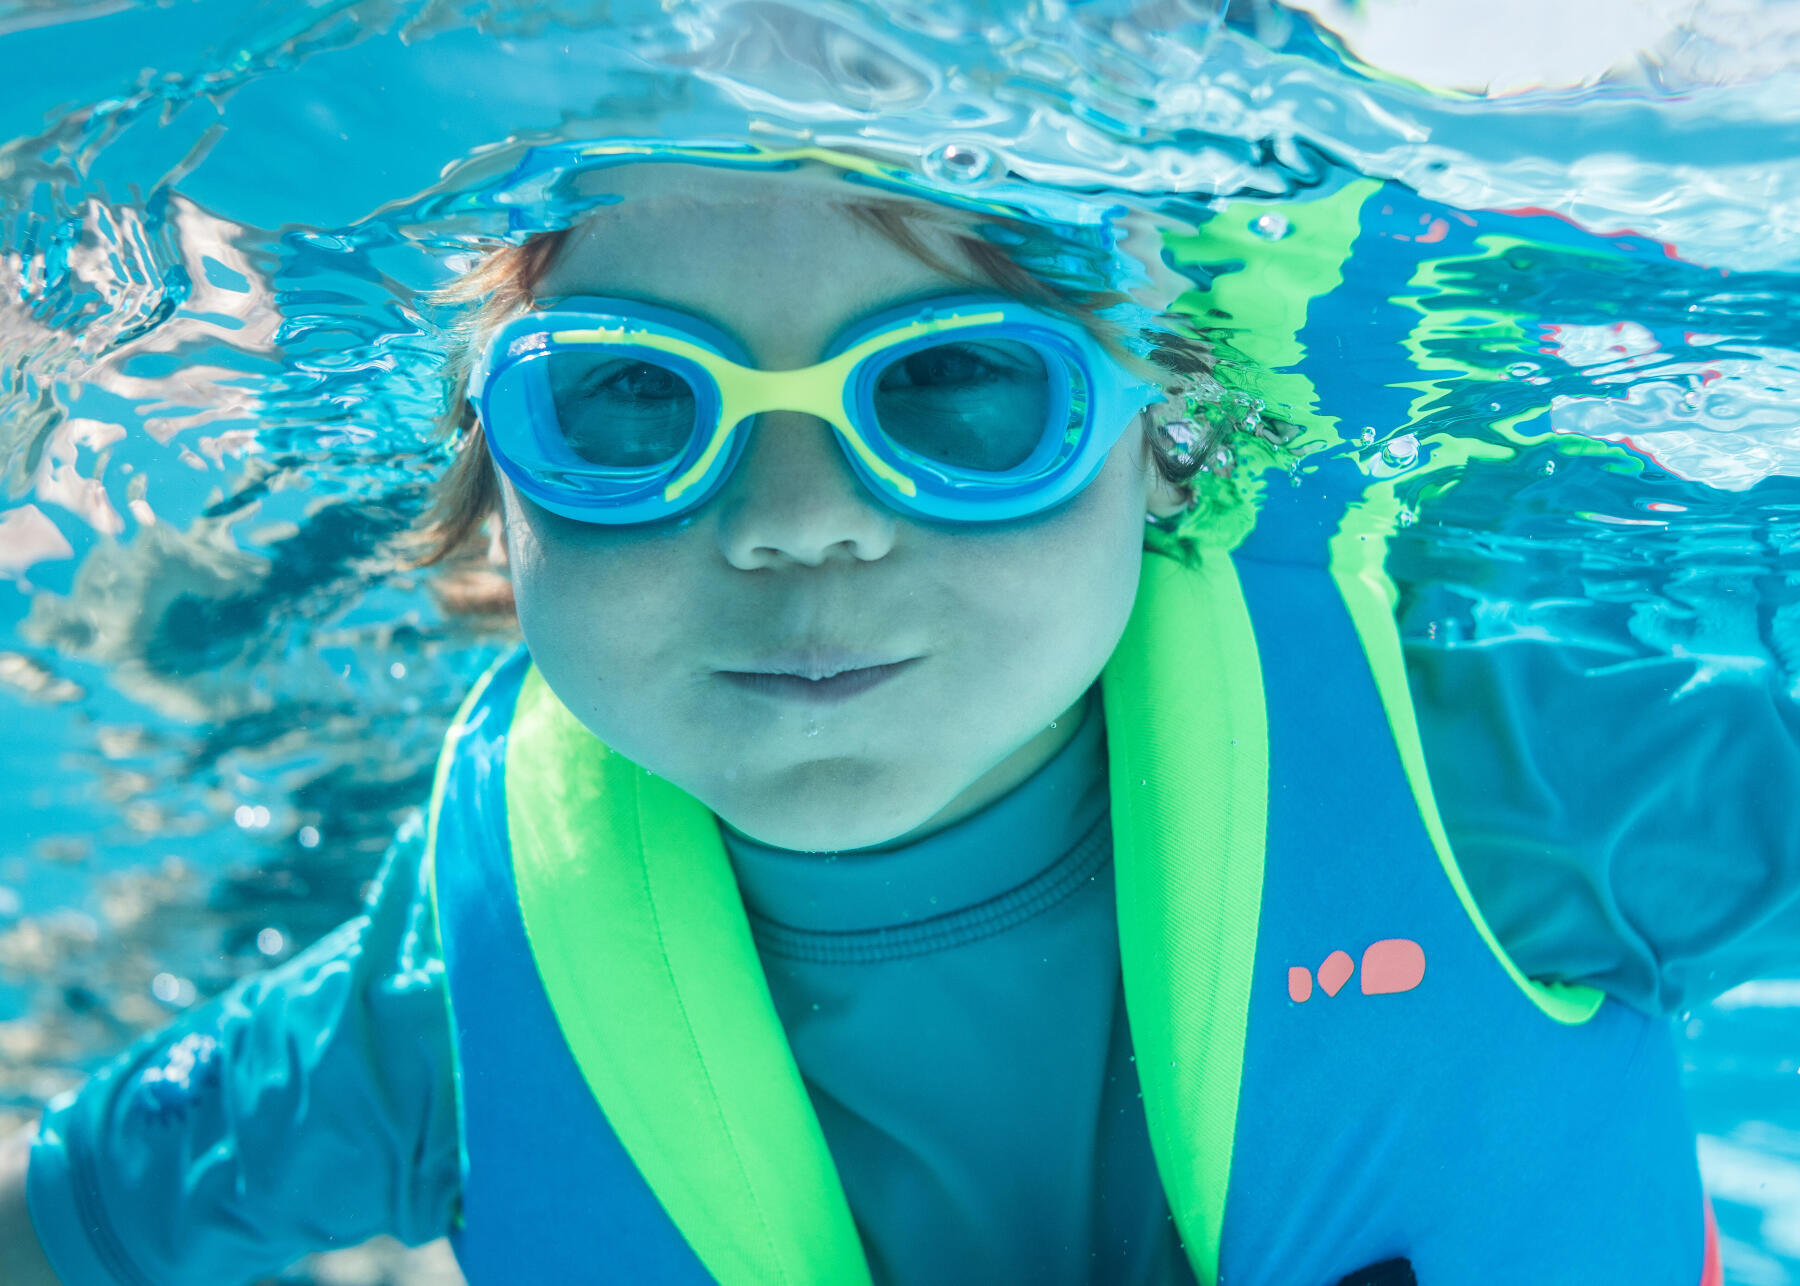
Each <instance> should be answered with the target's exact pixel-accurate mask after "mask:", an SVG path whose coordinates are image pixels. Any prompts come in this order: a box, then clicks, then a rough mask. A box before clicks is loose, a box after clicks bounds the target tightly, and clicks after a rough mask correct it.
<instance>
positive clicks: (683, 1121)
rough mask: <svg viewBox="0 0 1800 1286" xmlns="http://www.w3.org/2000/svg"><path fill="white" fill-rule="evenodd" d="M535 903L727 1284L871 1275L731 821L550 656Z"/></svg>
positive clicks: (702, 1244)
mask: <svg viewBox="0 0 1800 1286" xmlns="http://www.w3.org/2000/svg"><path fill="white" fill-rule="evenodd" d="M508 740H509V743H510V745H509V749H508V751H507V765H506V811H507V834H508V836H509V838H510V841H511V844H512V853H513V874H514V878H515V880H516V882H517V885H518V891H519V908H520V911H521V913H522V914H523V917H524V920H525V929H526V933H527V935H528V937H529V938H530V941H531V949H532V953H533V955H534V956H535V957H536V960H537V966H538V971H539V973H540V975H541V976H542V978H543V982H544V989H545V991H546V992H547V993H548V994H549V997H550V1003H551V1007H552V1008H553V1009H554V1011H555V1013H556V1019H557V1022H558V1023H559V1024H560V1025H561V1027H562V1031H563V1035H564V1037H565V1039H566V1040H567V1041H568V1044H569V1048H570V1050H571V1051H572V1052H573V1053H574V1055H575V1059H576V1061H577V1063H578V1064H579V1065H580V1067H581V1072H582V1075H583V1077H584V1078H585V1079H586V1080H587V1083H588V1086H589V1088H590V1089H592V1091H593V1093H594V1098H595V1099H596V1100H597V1101H598V1102H599V1104H600V1105H601V1107H602V1108H603V1109H604V1110H605V1112H606V1117H607V1120H608V1122H609V1123H610V1124H611V1125H612V1128H613V1129H614V1130H615V1131H616V1132H617V1134H618V1136H619V1140H620V1142H622V1143H623V1144H624V1145H625V1149H626V1151H627V1152H629V1153H630V1155H631V1159H632V1160H633V1162H635V1163H636V1165H637V1167H638V1169H639V1171H640V1172H641V1173H642V1174H643V1176H644V1178H645V1179H646V1180H647V1181H648V1182H649V1184H650V1187H651V1189H652V1190H653V1191H654V1192H655V1193H656V1196H657V1199H658V1200H659V1201H660V1202H661V1203H662V1206H663V1208H664V1209H665V1210H667V1211H668V1213H669V1216H670V1217H671V1218H672V1219H673V1220H674V1221H675V1224H676V1226H677V1227H678V1228H679V1229H680V1230H681V1233H682V1236H683V1237H685V1238H686V1239H687V1242H688V1244H689V1245H690V1246H691V1247H693V1249H694V1251H695V1253H696V1254H697V1255H698V1256H699V1258H700V1260H701V1262H702V1263H703V1264H705V1265H706V1267H707V1269H708V1271H710V1272H711V1273H712V1275H713V1276H714V1277H715V1278H716V1279H717V1280H718V1281H719V1282H720V1283H722V1286H751V1284H752V1283H759V1284H760V1283H794V1284H795V1286H839V1284H840V1283H843V1284H845V1286H855V1284H856V1283H866V1282H868V1281H869V1270H868V1265H867V1263H866V1261H865V1259H864V1256H863V1250H862V1243H861V1241H860V1239H859V1238H858V1236H857V1232H856V1226H855V1223H854V1222H853V1221H852V1219H851V1215H850V1206H849V1202H848V1201H847V1200H846V1199H845V1197H844V1191H843V1186H842V1184H841V1183H840V1181H839V1179H838V1174H837V1170H836V1168H835V1167H834V1165H833V1164H832V1160H831V1154H830V1152H829V1151H828V1150H827V1148H826V1145H825V1136H824V1133H823V1131H822V1130H821V1129H820V1128H819V1122H818V1118H817V1117H816V1116H815V1115H814V1113H813V1109H812V1103H811V1101H810V1100H809V1099H808V1098H807V1094H806V1087H805V1085H804V1084H803V1083H802V1082H801V1079H800V1072H799V1069H798V1068H797V1067H796V1066H795V1064H794V1058H793V1054H792V1053H791V1051H790V1050H789V1049H788V1044H787V1037H786V1035H785V1034H784V1032H783V1030H782V1027H781V1022H780V1019H779V1018H778V1017H777V1016H776V1013H775V1006H774V1002H773V1001H772V1000H771V999H770V996H769V988H768V984H767V982H766V981H765V980H764V977H763V971H762V964H761V961H760V960H759V959H758V957H757V954H756V948H755V944H754V943H753V942H752V940H751V937H750V925H749V921H748V919H747V918H746V916H745V913H744V906H743V901H742V899H741V897H740V895H739V893H738V889H737V883H736V881H735V879H734V878H733V875H732V871H731V866H730V862H729V859H728V858H727V857H726V855H725V849H724V844H723V841H722V840H721V839H720V838H719V830H718V824H717V822H716V821H715V819H714V818H713V815H712V813H711V812H709V811H708V810H707V809H706V807H705V806H704V805H702V804H700V803H699V802H698V801H697V800H695V799H694V798H693V797H691V796H689V795H687V794H685V793H684V792H682V791H681V790H678V789H677V788H676V787H674V786H672V785H670V784H669V783H668V782H666V781H663V780H662V779H660V778H657V777H654V776H651V775H650V774H649V773H647V772H645V771H644V770H643V769H642V768H639V767H638V766H637V765H636V764H633V763H632V762H630V761H629V760H627V759H625V758H624V757H622V756H620V755H617V754H614V753H613V752H612V751H610V750H609V749H608V748H607V747H606V746H605V745H603V744H602V743H601V742H600V741H599V740H598V739H597V738H596V737H595V736H594V735H593V734H592V733H591V732H589V731H588V730H587V729H586V728H585V727H583V726H582V724H581V723H580V722H579V721H578V720H576V718H575V717H574V716H573V715H572V714H570V713H569V711H568V710H567V709H566V708H565V707H564V706H563V704H562V703H561V702H560V701H559V700H557V698H556V696H555V695H554V694H553V693H552V692H551V691H550V689H549V687H548V686H547V685H546V684H545V683H544V681H543V679H542V678H541V677H540V676H539V674H538V672H537V670H536V668H535V667H534V668H533V669H532V671H531V673H530V674H529V675H528V676H527V678H526V680H525V683H524V687H523V689H522V690H521V692H520V694H519V701H518V706H517V709H516V711H515V713H514V716H513V723H512V727H511V731H510V732H509V734H508Z"/></svg>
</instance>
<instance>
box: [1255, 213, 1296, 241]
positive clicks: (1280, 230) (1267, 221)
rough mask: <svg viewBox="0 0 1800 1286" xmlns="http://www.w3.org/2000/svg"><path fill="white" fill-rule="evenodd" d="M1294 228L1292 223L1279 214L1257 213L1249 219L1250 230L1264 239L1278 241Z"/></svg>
mask: <svg viewBox="0 0 1800 1286" xmlns="http://www.w3.org/2000/svg"><path fill="white" fill-rule="evenodd" d="M1293 230H1294V225H1293V224H1291V223H1289V222H1288V221H1287V219H1286V218H1284V217H1283V216H1281V215H1279V214H1259V215H1257V216H1256V217H1255V218H1254V219H1252V220H1250V231H1252V232H1254V233H1255V234H1256V235H1257V236H1259V237H1261V238H1262V239H1263V240H1264V241H1280V240H1281V239H1282V238H1283V237H1285V236H1287V235H1288V233H1290V232H1292V231H1293Z"/></svg>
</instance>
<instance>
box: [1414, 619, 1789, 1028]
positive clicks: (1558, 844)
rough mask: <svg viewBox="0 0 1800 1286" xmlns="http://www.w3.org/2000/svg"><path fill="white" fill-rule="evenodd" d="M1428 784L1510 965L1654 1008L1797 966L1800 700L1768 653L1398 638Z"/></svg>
mask: <svg viewBox="0 0 1800 1286" xmlns="http://www.w3.org/2000/svg"><path fill="white" fill-rule="evenodd" d="M1407 662H1408V671H1409V675H1410V678H1411V686H1412V689H1413V694H1414V700H1415V703H1416V704H1417V706H1418V710H1419V727H1420V735H1421V737H1422V738H1423V739H1424V742H1425V750H1426V756H1427V759H1428V761H1429V763H1430V766H1431V778H1432V784H1433V788H1434V790H1435V793H1436V794H1437V797H1438V803H1439V807H1440V809H1441V811H1442V813H1443V818H1444V826H1445V829H1446V830H1447V831H1448V833H1449V835H1450V841H1451V847H1452V849H1453V850H1454V851H1455V854H1456V858H1457V862H1458V865H1459V866H1461V868H1462V871H1463V875H1464V878H1465V879H1466V880H1467V881H1468V884H1469V890H1470V892H1471V893H1472V894H1473V895H1474V897H1475V900H1476V902H1477V903H1478V904H1479V905H1480V907H1481V909H1482V914H1483V915H1484V916H1485V917H1486V918H1487V920H1488V922H1489V924H1490V925H1491V926H1492V927H1493V930H1494V933H1495V935H1496V936H1497V937H1498V938H1499V939H1500V941H1501V943H1502V944H1503V945H1504V946H1505V947H1506V948H1507V951H1508V952H1509V953H1510V954H1511V955H1512V957H1513V959H1514V961H1515V962H1516V963H1517V964H1518V965H1519V967H1520V969H1521V970H1522V971H1524V972H1525V973H1526V974H1528V975H1530V976H1532V977H1539V978H1555V979H1561V980H1563V981H1568V982H1582V983H1588V984H1590V985H1592V986H1596V987H1599V988H1601V989H1602V990H1604V991H1606V992H1607V993H1609V994H1610V995H1612V996H1614V997H1616V998H1618V999H1620V1000H1623V1001H1625V1002H1626V1003H1628V1004H1630V1005H1632V1006H1634V1007H1636V1008H1638V1009H1641V1010H1643V1011H1645V1012H1647V1013H1652V1014H1668V1013H1675V1012H1679V1011H1681V1010H1683V1009H1688V1008H1691V1007H1694V1006H1696V1005H1700V1004H1703V1003H1705V1002H1706V1001H1708V1000H1710V999H1712V998H1713V997H1714V996H1716V995H1718V994H1719V993H1720V992H1723V991H1725V990H1728V989H1729V988H1731V987H1732V986H1735V985H1736V984H1737V983H1739V982H1742V981H1744V980H1745V979H1747V978H1752V977H1756V976H1759V975H1767V974H1768V973H1770V972H1782V971H1792V970H1794V969H1795V968H1796V967H1797V966H1800V956H1797V954H1796V952H1795V949H1794V946H1793V944H1794V943H1795V942H1796V941H1800V790H1797V789H1795V788H1794V785H1793V783H1795V782H1797V781H1800V703H1796V702H1795V701H1794V700H1793V699H1792V698H1791V697H1790V696H1789V695H1788V694H1787V692H1786V691H1785V690H1784V689H1783V687H1782V685H1781V683H1780V681H1779V676H1778V675H1777V673H1776V667H1774V666H1773V665H1765V666H1762V667H1760V668H1746V669H1743V670H1738V671H1734V672H1728V673H1724V674H1721V675H1718V676H1717V677H1713V678H1712V679H1711V680H1710V681H1702V678H1703V677H1704V670H1705V667H1704V665H1703V663H1702V662H1700V661H1697V660H1695V659H1694V658H1691V657H1690V658H1687V659H1680V658H1676V657H1668V656H1662V657H1648V658H1641V659H1634V660H1630V661H1627V662H1624V663H1621V662H1620V660H1619V658H1618V656H1616V655H1608V654H1604V653H1600V652H1597V651H1593V650H1589V649H1584V648H1581V647H1579V646H1576V645H1571V644H1553V643H1546V642H1542V641H1536V640H1529V639H1514V640H1507V641H1500V642H1491V643H1485V644H1481V645H1463V646H1458V647H1452V648H1444V647H1427V646H1424V645H1420V644H1410V645H1409V646H1408V651H1407Z"/></svg>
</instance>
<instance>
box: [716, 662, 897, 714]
mask: <svg viewBox="0 0 1800 1286" xmlns="http://www.w3.org/2000/svg"><path fill="white" fill-rule="evenodd" d="M918 660H919V658H918V657H916V656H913V657H907V658H905V659H903V660H899V661H887V662H878V663H873V664H863V663H860V662H859V661H858V660H856V659H854V658H843V659H838V660H832V659H821V658H808V659H805V660H801V659H792V660H787V659H784V660H775V661H768V662H763V663H760V664H759V665H758V666H757V667H756V668H754V669H747V670H719V671H716V673H717V674H718V676H719V677H720V678H721V679H724V680H725V681H726V682H727V683H729V684H731V685H732V686H733V687H735V688H738V689H740V690H742V691H745V692H756V693H760V694H761V695H763V696H767V697H774V698H776V699H777V700H784V701H799V702H805V703H809V704H813V705H831V704H834V703H836V702H839V701H847V700H849V699H850V698H851V697H854V696H860V695H861V694H862V693H864V692H868V691H869V690H871V689H873V688H878V687H880V686H881V685H882V684H884V683H886V682H888V681H889V680H891V679H893V678H895V677H897V676H898V675H899V674H900V673H901V672H902V671H904V670H906V669H909V668H910V667H911V666H912V665H913V664H914V663H915V662H917V661H918Z"/></svg>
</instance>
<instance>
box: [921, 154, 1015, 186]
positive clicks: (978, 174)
mask: <svg viewBox="0 0 1800 1286" xmlns="http://www.w3.org/2000/svg"><path fill="white" fill-rule="evenodd" d="M924 168H925V173H926V174H928V175H930V176H931V177H932V178H934V179H937V180H938V181H939V182H942V183H954V184H957V185H958V186H959V187H968V186H970V185H971V184H976V183H986V182H989V181H991V180H993V179H996V178H999V177H1000V175H1001V173H1002V171H1003V167H1002V166H1001V164H1000V158H999V157H998V156H996V155H995V154H994V153H993V151H992V150H990V149H989V148H986V147H983V146H982V145H981V144H979V143H944V144H942V145H940V146H938V147H935V148H933V149H932V150H931V151H929V152H927V153H926V154H925V161H924Z"/></svg>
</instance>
